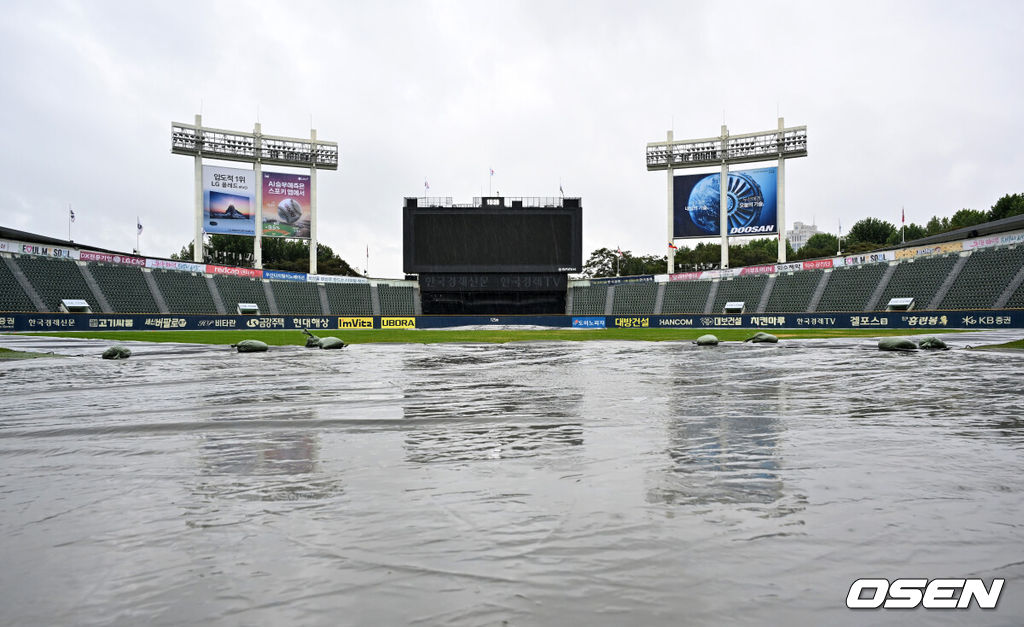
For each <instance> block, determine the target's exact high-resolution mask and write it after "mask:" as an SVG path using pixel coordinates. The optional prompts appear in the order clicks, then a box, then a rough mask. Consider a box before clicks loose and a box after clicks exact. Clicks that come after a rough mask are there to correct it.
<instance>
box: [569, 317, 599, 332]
mask: <svg viewBox="0 0 1024 627" xmlns="http://www.w3.org/2000/svg"><path fill="white" fill-rule="evenodd" d="M604 323H605V317H604V316H575V317H574V318H573V319H572V328H574V329H603V328H605V324H604Z"/></svg>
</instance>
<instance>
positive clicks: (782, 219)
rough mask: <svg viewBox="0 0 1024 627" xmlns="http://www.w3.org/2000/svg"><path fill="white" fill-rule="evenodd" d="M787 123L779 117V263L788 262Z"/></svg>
mask: <svg viewBox="0 0 1024 627" xmlns="http://www.w3.org/2000/svg"><path fill="white" fill-rule="evenodd" d="M785 128H786V125H785V124H784V123H783V120H782V118H779V169H778V170H776V172H775V175H776V177H777V180H776V187H778V192H779V196H778V199H777V202H778V207H779V211H778V216H777V219H778V222H779V225H778V226H779V263H786V157H784V156H783V155H782V145H783V144H784V143H785V133H784V129H785Z"/></svg>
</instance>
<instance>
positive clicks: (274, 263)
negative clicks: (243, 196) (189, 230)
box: [171, 234, 360, 276]
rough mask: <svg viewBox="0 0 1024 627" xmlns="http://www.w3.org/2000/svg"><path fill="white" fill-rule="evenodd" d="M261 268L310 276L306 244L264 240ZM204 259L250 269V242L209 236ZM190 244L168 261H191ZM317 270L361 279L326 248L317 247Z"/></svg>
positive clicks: (323, 246) (280, 238) (274, 238)
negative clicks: (303, 273)
mask: <svg viewBox="0 0 1024 627" xmlns="http://www.w3.org/2000/svg"><path fill="white" fill-rule="evenodd" d="M261 245H262V247H263V267H264V268H267V269H274V270H285V271H288V272H309V241H308V240H293V239H287V238H283V237H264V238H263V241H262V242H261ZM205 248H206V250H205V254H204V257H205V258H206V259H207V261H209V262H210V263H219V264H224V265H231V266H240V267H243V268H251V267H252V266H253V258H252V238H251V237H247V236H244V235H220V234H217V235H211V236H210V239H209V242H208V243H207V245H206V247H205ZM192 251H193V246H192V242H189V243H188V244H186V245H185V246H182V248H181V251H180V252H179V253H177V254H175V255H171V259H180V260H182V261H192V259H193V257H192ZM316 266H317V268H316V269H317V273H318V274H333V275H339V276H360V275H359V273H358V272H356V271H355V270H354V269H353V268H352V267H351V266H349V265H348V263H346V262H345V260H344V259H342V258H341V257H339V256H337V255H336V254H334V251H333V250H331V248H330V247H329V246H325V245H324V244H320V243H318V244H317V245H316Z"/></svg>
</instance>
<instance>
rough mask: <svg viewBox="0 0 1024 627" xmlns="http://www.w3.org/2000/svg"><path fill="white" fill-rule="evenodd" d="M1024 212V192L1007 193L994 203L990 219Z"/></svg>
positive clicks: (998, 218) (999, 218)
mask: <svg viewBox="0 0 1024 627" xmlns="http://www.w3.org/2000/svg"><path fill="white" fill-rule="evenodd" d="M1021 214H1024V194H1007V195H1005V196H1003V197H1002V198H1000V199H999V200H997V201H996V204H994V205H992V211H990V212H989V220H1001V219H1003V218H1009V217H1010V216H1019V215H1021Z"/></svg>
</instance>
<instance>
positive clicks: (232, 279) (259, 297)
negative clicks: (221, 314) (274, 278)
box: [213, 274, 270, 314]
mask: <svg viewBox="0 0 1024 627" xmlns="http://www.w3.org/2000/svg"><path fill="white" fill-rule="evenodd" d="M213 282H214V283H215V284H216V285H217V290H218V291H219V292H220V299H221V301H222V302H223V303H224V307H225V308H226V309H227V310H228V311H230V312H234V311H235V308H236V307H237V306H238V303H256V304H257V305H259V308H260V311H261V312H263V313H264V314H267V313H270V305H269V304H268V303H267V293H266V292H265V291H264V290H263V280H262V279H254V278H248V277H237V276H227V275H224V274H215V275H214V276H213Z"/></svg>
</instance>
